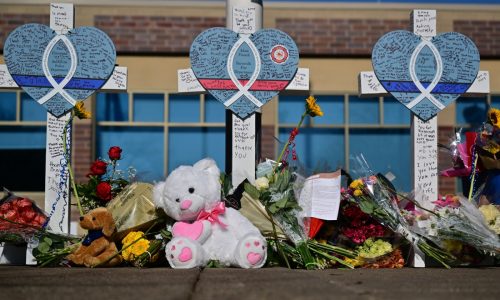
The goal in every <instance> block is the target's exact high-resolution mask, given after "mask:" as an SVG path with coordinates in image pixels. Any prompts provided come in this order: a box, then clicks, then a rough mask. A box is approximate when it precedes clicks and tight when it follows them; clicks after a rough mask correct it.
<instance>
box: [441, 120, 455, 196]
mask: <svg viewBox="0 0 500 300" xmlns="http://www.w3.org/2000/svg"><path fill="white" fill-rule="evenodd" d="M454 135H455V129H454V128H453V127H451V126H439V130H438V143H440V144H443V145H448V144H449V143H450V138H451V137H453V136H454ZM451 166H452V162H451V154H449V153H447V152H446V151H438V170H440V171H442V170H445V169H447V168H450V167H451ZM438 184H439V193H440V194H454V193H455V190H456V179H455V178H454V177H444V176H439V182H438Z"/></svg>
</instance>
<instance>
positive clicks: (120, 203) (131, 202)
mask: <svg viewBox="0 0 500 300" xmlns="http://www.w3.org/2000/svg"><path fill="white" fill-rule="evenodd" d="M107 209H108V210H109V211H111V214H112V215H113V218H114V220H115V224H116V230H117V235H116V238H117V239H120V240H121V239H122V238H123V237H125V235H126V234H127V233H129V232H130V231H138V230H141V231H143V230H147V229H148V228H149V227H150V226H151V225H152V224H153V222H154V221H155V220H156V219H157V218H158V215H157V213H156V208H155V205H154V202H153V185H152V184H149V183H144V182H134V183H132V184H130V185H128V186H127V187H125V188H124V189H123V190H122V191H121V192H120V193H119V194H118V195H116V197H114V198H113V200H111V201H110V202H109V204H108V205H107Z"/></svg>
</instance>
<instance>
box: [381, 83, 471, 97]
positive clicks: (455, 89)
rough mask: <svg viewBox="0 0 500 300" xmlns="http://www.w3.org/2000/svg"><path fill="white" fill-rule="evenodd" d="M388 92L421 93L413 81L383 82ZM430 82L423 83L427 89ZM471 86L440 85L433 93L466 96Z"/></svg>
mask: <svg viewBox="0 0 500 300" xmlns="http://www.w3.org/2000/svg"><path fill="white" fill-rule="evenodd" d="M380 83H381V84H382V86H383V87H384V89H385V90H386V91H388V92H402V93H405V92H406V93H420V91H419V90H418V88H417V86H416V85H415V83H413V82H411V81H381V82H380ZM429 84H430V82H422V85H423V86H424V87H425V88H427V87H428V86H429ZM470 86H471V85H470V84H469V83H438V84H437V85H436V87H434V89H433V90H432V92H431V93H434V94H464V93H465V92H467V90H468V89H469V87H470Z"/></svg>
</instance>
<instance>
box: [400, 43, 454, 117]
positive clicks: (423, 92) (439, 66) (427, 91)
mask: <svg viewBox="0 0 500 300" xmlns="http://www.w3.org/2000/svg"><path fill="white" fill-rule="evenodd" d="M421 39H422V41H421V42H420V44H418V46H417V47H416V48H415V50H413V53H412V55H411V58H410V66H409V68H410V76H411V80H412V81H413V83H414V84H415V85H416V86H417V89H418V90H419V91H420V95H418V96H417V97H416V98H415V99H413V100H412V101H411V102H410V103H408V104H406V107H408V108H410V109H411V108H413V107H414V106H415V105H417V104H419V103H420V102H421V101H422V100H423V99H424V98H427V99H429V101H431V102H432V104H434V105H435V106H436V107H437V108H439V109H440V110H442V109H444V108H445V106H444V105H443V104H442V103H441V102H439V100H437V99H436V98H434V96H433V95H432V94H431V92H432V90H433V89H434V88H435V87H436V85H437V84H438V83H439V80H441V77H442V76H443V61H442V59H441V55H440V54H439V50H438V49H437V48H436V46H434V44H433V43H432V42H431V41H430V40H429V39H426V38H424V37H421ZM425 46H427V47H429V49H430V50H431V51H432V54H433V55H434V58H435V59H436V74H435V75H434V78H433V79H432V82H431V83H430V84H429V86H428V87H427V88H425V87H424V86H423V85H422V83H421V82H420V80H419V79H418V77H417V73H416V68H415V65H416V61H417V57H418V55H419V54H420V52H421V51H422V49H424V47H425Z"/></svg>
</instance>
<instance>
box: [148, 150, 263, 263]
mask: <svg viewBox="0 0 500 300" xmlns="http://www.w3.org/2000/svg"><path fill="white" fill-rule="evenodd" d="M219 178H220V171H219V168H218V167H217V165H216V163H215V161H214V160H212V159H209V158H206V159H202V160H200V161H199V162H197V163H196V164H194V166H180V167H178V168H177V169H175V170H174V171H173V172H172V173H171V174H170V175H169V176H168V177H167V180H166V181H164V182H160V183H158V184H156V185H155V188H154V201H155V203H156V206H158V207H161V208H162V209H163V210H165V212H166V213H167V215H169V216H170V217H172V218H173V219H175V220H177V221H179V222H176V223H175V224H174V225H173V227H172V235H173V238H172V240H171V241H170V242H169V243H168V244H167V246H166V249H165V252H166V256H167V259H168V262H169V263H170V266H171V267H172V268H179V269H181V268H182V269H186V268H194V267H200V266H205V265H206V264H207V263H208V261H209V260H216V261H218V262H219V263H221V264H222V265H225V266H236V267H241V268H260V267H262V266H263V265H264V263H265V262H266V257H267V244H266V240H265V239H264V237H263V236H262V235H261V233H260V231H259V230H258V229H257V228H256V227H255V226H254V225H253V224H252V223H250V221H248V219H247V218H245V217H244V216H242V215H241V214H240V213H239V212H238V211H237V210H235V209H233V208H226V207H225V206H224V202H221V185H220V181H219V180H220V179H219Z"/></svg>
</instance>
